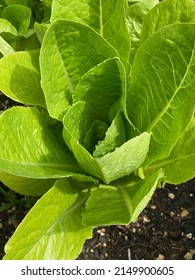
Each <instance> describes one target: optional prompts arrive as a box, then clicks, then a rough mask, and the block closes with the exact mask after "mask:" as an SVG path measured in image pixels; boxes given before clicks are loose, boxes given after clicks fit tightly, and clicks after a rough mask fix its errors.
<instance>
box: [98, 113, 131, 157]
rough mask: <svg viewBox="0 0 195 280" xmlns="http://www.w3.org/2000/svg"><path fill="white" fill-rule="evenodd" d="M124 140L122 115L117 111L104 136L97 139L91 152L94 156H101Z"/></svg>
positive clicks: (111, 150)
mask: <svg viewBox="0 0 195 280" xmlns="http://www.w3.org/2000/svg"><path fill="white" fill-rule="evenodd" d="M125 141H126V134H125V127H124V124H123V116H122V114H121V112H119V113H118V114H117V116H116V118H115V119H114V120H113V121H112V123H111V125H110V127H109V128H108V130H107V132H106V135H105V138H104V140H102V141H99V143H98V145H96V147H95V150H94V152H93V156H94V157H102V156H104V155H105V154H107V153H110V152H113V151H114V150H115V149H116V148H117V147H120V146H121V145H122V144H123V143H125Z"/></svg>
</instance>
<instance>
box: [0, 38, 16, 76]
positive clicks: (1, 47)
mask: <svg viewBox="0 0 195 280" xmlns="http://www.w3.org/2000/svg"><path fill="white" fill-rule="evenodd" d="M14 52H15V50H14V49H13V48H12V47H11V46H10V45H9V44H8V43H7V42H6V41H5V40H4V39H3V38H2V37H1V36H0V53H2V55H3V56H6V55H9V54H12V53H14ZM2 72H3V71H2Z"/></svg>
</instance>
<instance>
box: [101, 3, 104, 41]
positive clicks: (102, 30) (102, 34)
mask: <svg viewBox="0 0 195 280" xmlns="http://www.w3.org/2000/svg"><path fill="white" fill-rule="evenodd" d="M100 36H102V37H103V36H104V27H103V7H102V0H100Z"/></svg>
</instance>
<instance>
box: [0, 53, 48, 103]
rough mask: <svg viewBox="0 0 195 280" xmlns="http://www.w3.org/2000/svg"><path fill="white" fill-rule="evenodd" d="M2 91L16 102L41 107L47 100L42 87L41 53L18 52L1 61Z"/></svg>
mask: <svg viewBox="0 0 195 280" xmlns="http://www.w3.org/2000/svg"><path fill="white" fill-rule="evenodd" d="M0 68H1V69H3V71H0V90H1V91H2V92H3V93H4V94H5V95H7V96H8V97H10V98H12V99H13V100H15V101H19V102H22V103H27V104H32V105H41V106H44V107H45V99H44V95H43V92H42V89H41V86H40V79H41V78H40V71H39V52H37V51H29V52H27V51H24V52H16V53H14V54H11V55H9V56H6V57H4V58H2V59H1V60H0Z"/></svg>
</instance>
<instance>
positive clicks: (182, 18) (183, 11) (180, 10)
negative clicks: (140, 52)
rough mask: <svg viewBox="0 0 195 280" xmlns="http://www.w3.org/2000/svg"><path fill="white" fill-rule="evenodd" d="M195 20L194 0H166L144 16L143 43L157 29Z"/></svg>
mask: <svg viewBox="0 0 195 280" xmlns="http://www.w3.org/2000/svg"><path fill="white" fill-rule="evenodd" d="M182 22H183V23H185V22H195V3H194V1H192V0H164V1H162V2H161V3H159V4H158V5H156V6H155V7H154V8H153V9H152V10H151V11H150V12H149V13H148V14H147V16H146V17H145V18H144V21H143V25H142V32H141V42H142V43H143V42H144V41H145V40H146V39H147V38H148V37H150V36H151V35H152V34H153V33H155V32H156V31H157V30H159V29H161V28H163V27H165V26H166V25H170V24H173V23H182Z"/></svg>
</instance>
